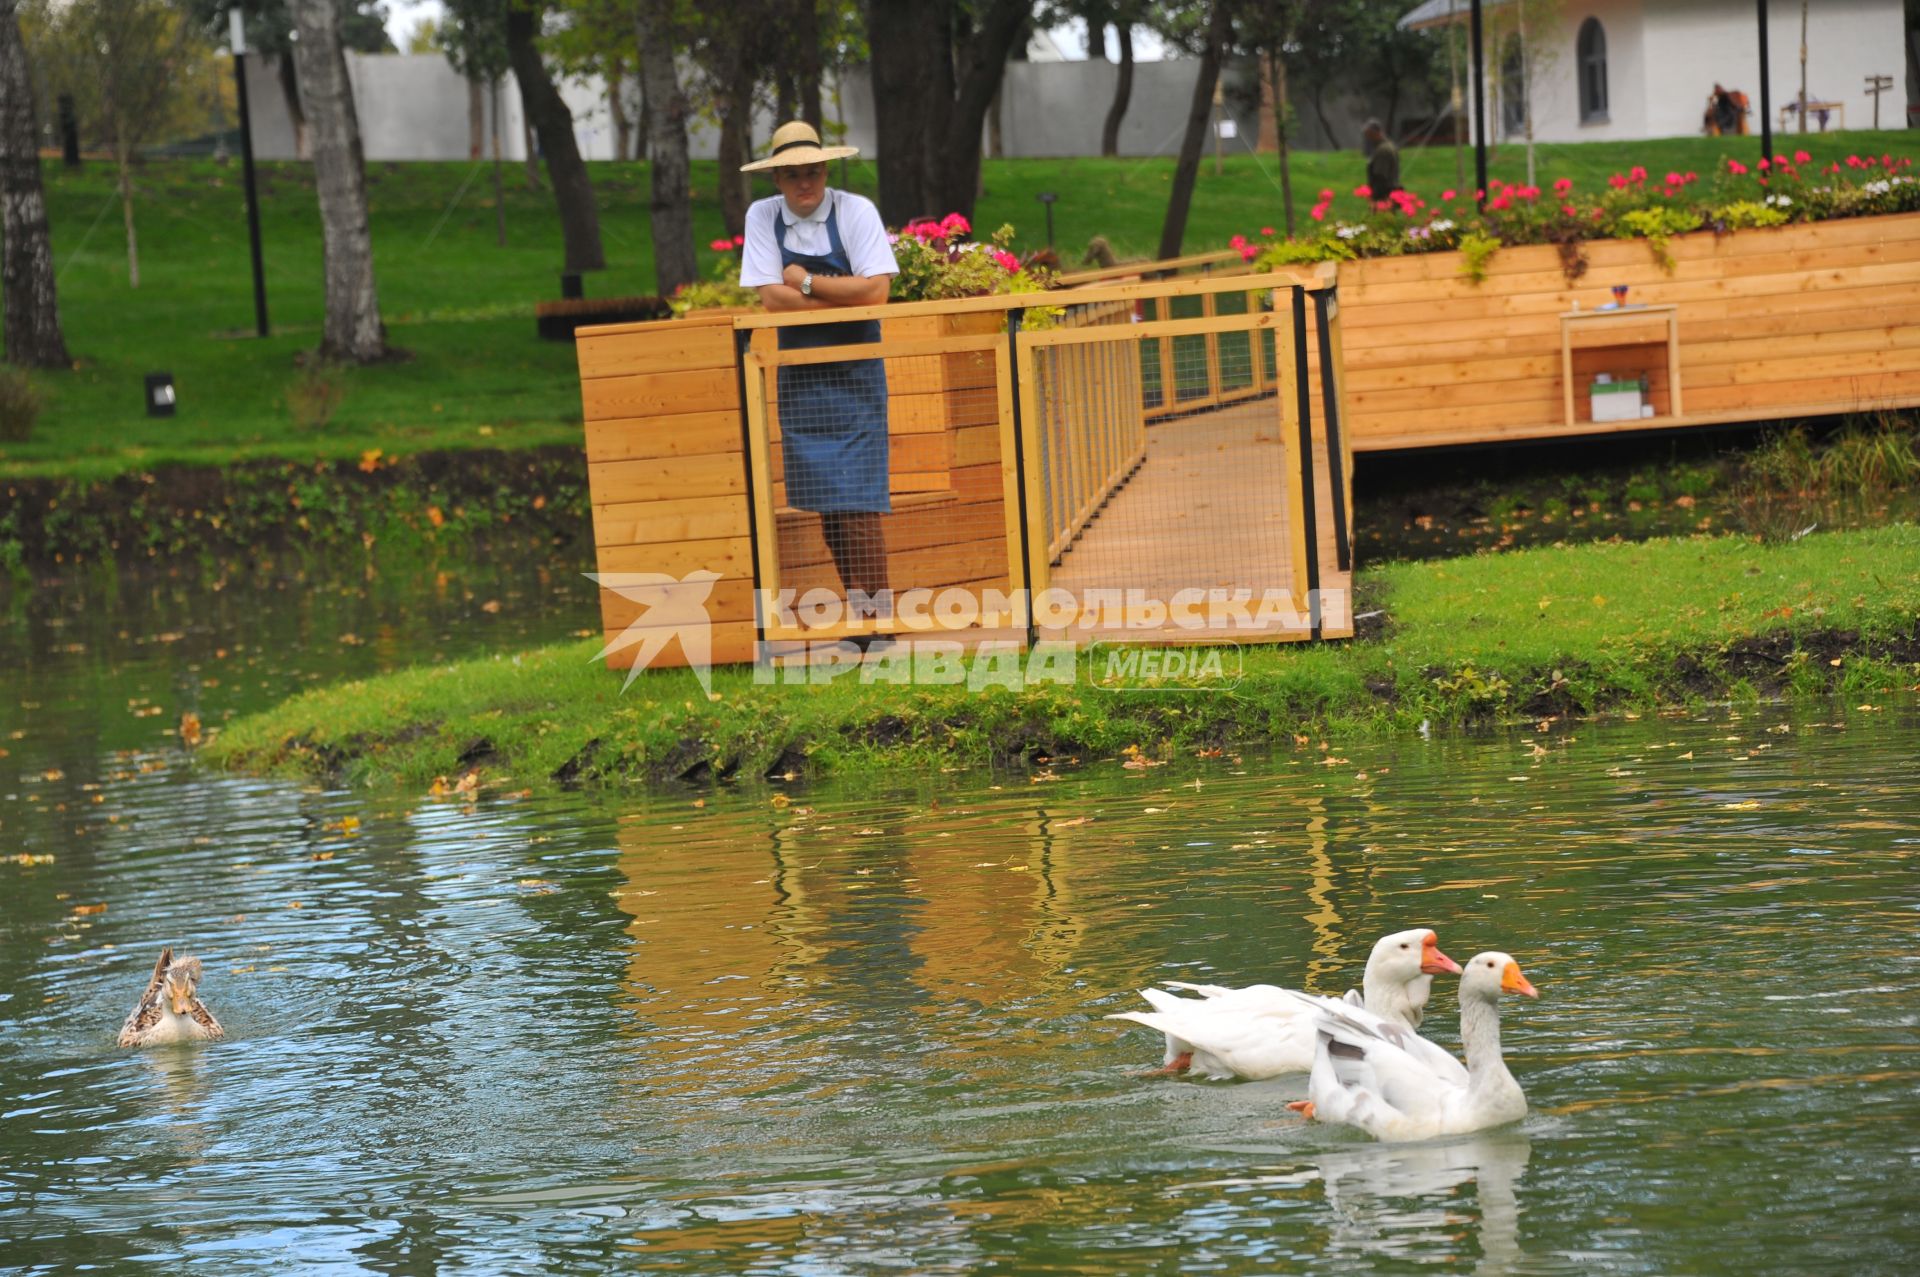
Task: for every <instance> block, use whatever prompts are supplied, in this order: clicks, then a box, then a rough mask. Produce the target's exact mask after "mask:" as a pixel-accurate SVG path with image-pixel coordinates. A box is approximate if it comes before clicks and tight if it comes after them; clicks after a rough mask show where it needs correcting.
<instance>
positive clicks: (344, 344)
mask: <svg viewBox="0 0 1920 1277" xmlns="http://www.w3.org/2000/svg"><path fill="white" fill-rule="evenodd" d="M287 8H288V11H289V12H290V13H291V14H292V15H293V22H294V26H295V28H296V30H297V31H298V33H299V39H297V40H296V41H294V54H293V56H294V57H295V58H296V59H297V60H298V62H299V64H300V66H299V71H300V92H301V97H302V109H303V110H304V112H305V114H306V117H307V124H308V127H309V129H310V130H311V136H312V141H313V177H314V185H315V187H316V188H317V189H318V191H319V197H320V258H321V266H322V270H323V272H324V273H325V276H326V305H327V314H326V321H325V323H324V325H323V327H322V330H321V339H320V357H321V358H322V359H329V360H347V361H351V362H353V363H361V364H364V363H372V362H374V361H375V360H378V359H382V358H384V357H385V356H386V353H387V332H386V326H385V325H383V324H382V323H381V322H380V298H379V294H378V292H377V291H376V290H375V288H374V282H373V235H372V233H371V232H370V231H369V229H368V227H367V173H366V160H365V157H364V155H363V154H362V152H361V149H360V121H359V118H358V116H357V115H356V114H355V112H354V108H353V88H352V86H351V85H350V84H349V83H348V81H347V59H346V55H345V54H344V53H343V52H342V51H341V48H340V22H339V15H338V13H337V12H336V11H335V9H334V0H289V3H288V5H287Z"/></svg>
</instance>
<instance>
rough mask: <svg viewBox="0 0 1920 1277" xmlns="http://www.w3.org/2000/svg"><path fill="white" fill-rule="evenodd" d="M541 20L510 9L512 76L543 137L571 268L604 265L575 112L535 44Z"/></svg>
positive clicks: (542, 147) (516, 8)
mask: <svg viewBox="0 0 1920 1277" xmlns="http://www.w3.org/2000/svg"><path fill="white" fill-rule="evenodd" d="M539 24H540V15H539V14H538V13H536V12H534V11H533V10H532V9H531V8H526V7H523V6H521V5H518V4H515V5H512V6H510V7H509V8H508V10H507V58H508V60H509V61H510V62H511V63H512V64H513V78H514V79H515V80H517V81H519V83H520V102H521V104H522V106H523V107H524V108H525V110H526V113H527V120H528V122H529V123H531V124H532V125H533V127H534V131H535V133H536V134H538V136H539V138H540V154H541V157H542V158H543V159H545V160H546V162H547V177H548V178H549V179H551V180H552V182H553V201H554V203H555V204H556V205H558V206H559V209H560V237H561V239H562V240H563V241H564V242H565V244H566V249H567V264H566V269H567V273H568V274H573V273H575V272H577V271H583V270H604V269H606V265H607V258H606V254H605V253H604V252H602V251H601V248H600V213H599V210H598V209H596V208H595V207H594V203H593V182H592V181H591V180H590V179H589V178H588V176H587V166H586V165H585V164H584V163H582V162H581V160H580V147H579V144H578V143H577V142H575V141H574V137H573V112H571V111H569V110H567V104H566V103H565V102H563V101H561V100H560V93H559V91H558V90H557V89H555V88H554V87H553V80H552V79H551V78H550V77H549V76H548V75H547V67H546V64H545V63H544V62H542V61H541V60H540V50H539V49H537V48H536V47H534V43H533V38H534V36H535V35H537V34H538V33H539Z"/></svg>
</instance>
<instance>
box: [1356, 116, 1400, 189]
mask: <svg viewBox="0 0 1920 1277" xmlns="http://www.w3.org/2000/svg"><path fill="white" fill-rule="evenodd" d="M1360 136H1361V139H1362V141H1363V142H1364V144H1365V150H1366V154H1367V187H1368V189H1369V190H1371V191H1372V192H1373V198H1375V199H1376V200H1383V199H1385V198H1387V196H1389V195H1391V194H1393V193H1394V192H1395V191H1397V190H1399V189H1400V150H1399V148H1398V147H1396V146H1394V144H1393V143H1392V141H1391V140H1389V139H1388V137H1387V131H1386V130H1385V129H1383V128H1381V127H1380V121H1378V120H1368V121H1367V126H1366V128H1364V129H1362V130H1361V132H1360Z"/></svg>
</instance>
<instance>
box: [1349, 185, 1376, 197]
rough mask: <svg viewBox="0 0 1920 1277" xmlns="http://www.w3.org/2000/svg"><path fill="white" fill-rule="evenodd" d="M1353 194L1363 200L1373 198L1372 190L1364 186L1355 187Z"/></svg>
mask: <svg viewBox="0 0 1920 1277" xmlns="http://www.w3.org/2000/svg"><path fill="white" fill-rule="evenodd" d="M1353 193H1354V195H1356V196H1357V197H1359V198H1360V199H1363V200H1370V199H1372V198H1373V188H1372V187H1371V186H1365V185H1361V186H1356V187H1354V188H1353Z"/></svg>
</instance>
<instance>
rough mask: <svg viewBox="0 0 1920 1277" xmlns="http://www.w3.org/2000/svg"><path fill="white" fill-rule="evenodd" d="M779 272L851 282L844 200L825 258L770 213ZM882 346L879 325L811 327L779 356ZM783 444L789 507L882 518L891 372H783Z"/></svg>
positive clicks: (850, 367) (831, 221) (873, 362)
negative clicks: (798, 247) (843, 233)
mask: <svg viewBox="0 0 1920 1277" xmlns="http://www.w3.org/2000/svg"><path fill="white" fill-rule="evenodd" d="M773 236H774V240H775V242H776V243H778V244H779V246H780V265H781V267H782V268H783V269H784V268H785V267H788V266H798V267H800V268H801V269H802V270H805V271H807V272H809V273H811V274H814V275H851V274H853V263H852V260H851V259H850V258H849V257H848V256H847V248H846V245H845V244H844V243H842V242H841V240H840V211H839V199H838V197H837V196H836V197H834V206H833V208H831V209H829V210H828V212H827V243H828V252H827V255H826V256H825V257H820V256H816V255H814V254H811V253H796V252H794V251H793V250H792V249H789V248H788V247H787V221H786V218H785V217H784V216H782V215H781V211H780V210H779V209H777V208H776V209H775V210H774V213H773ZM879 340H880V321H879V320H877V319H864V320H852V321H850V322H847V323H841V324H808V325H804V326H795V327H792V328H782V329H780V349H782V350H805V349H808V348H814V347H820V346H851V345H855V344H857V343H865V342H877V341H879ZM779 385H780V441H781V444H782V445H783V446H782V450H781V451H782V455H783V456H784V457H785V459H786V472H787V504H788V505H790V506H793V507H794V508H795V509H799V510H814V511H818V512H820V513H822V514H840V513H847V512H852V511H874V512H880V513H884V512H886V511H889V510H891V509H892V508H893V505H892V502H891V501H890V499H889V497H888V491H887V365H886V362H885V361H884V360H880V359H860V360H854V361H851V362H843V363H831V364H801V365H798V366H796V367H791V368H782V369H780V381H779Z"/></svg>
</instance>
